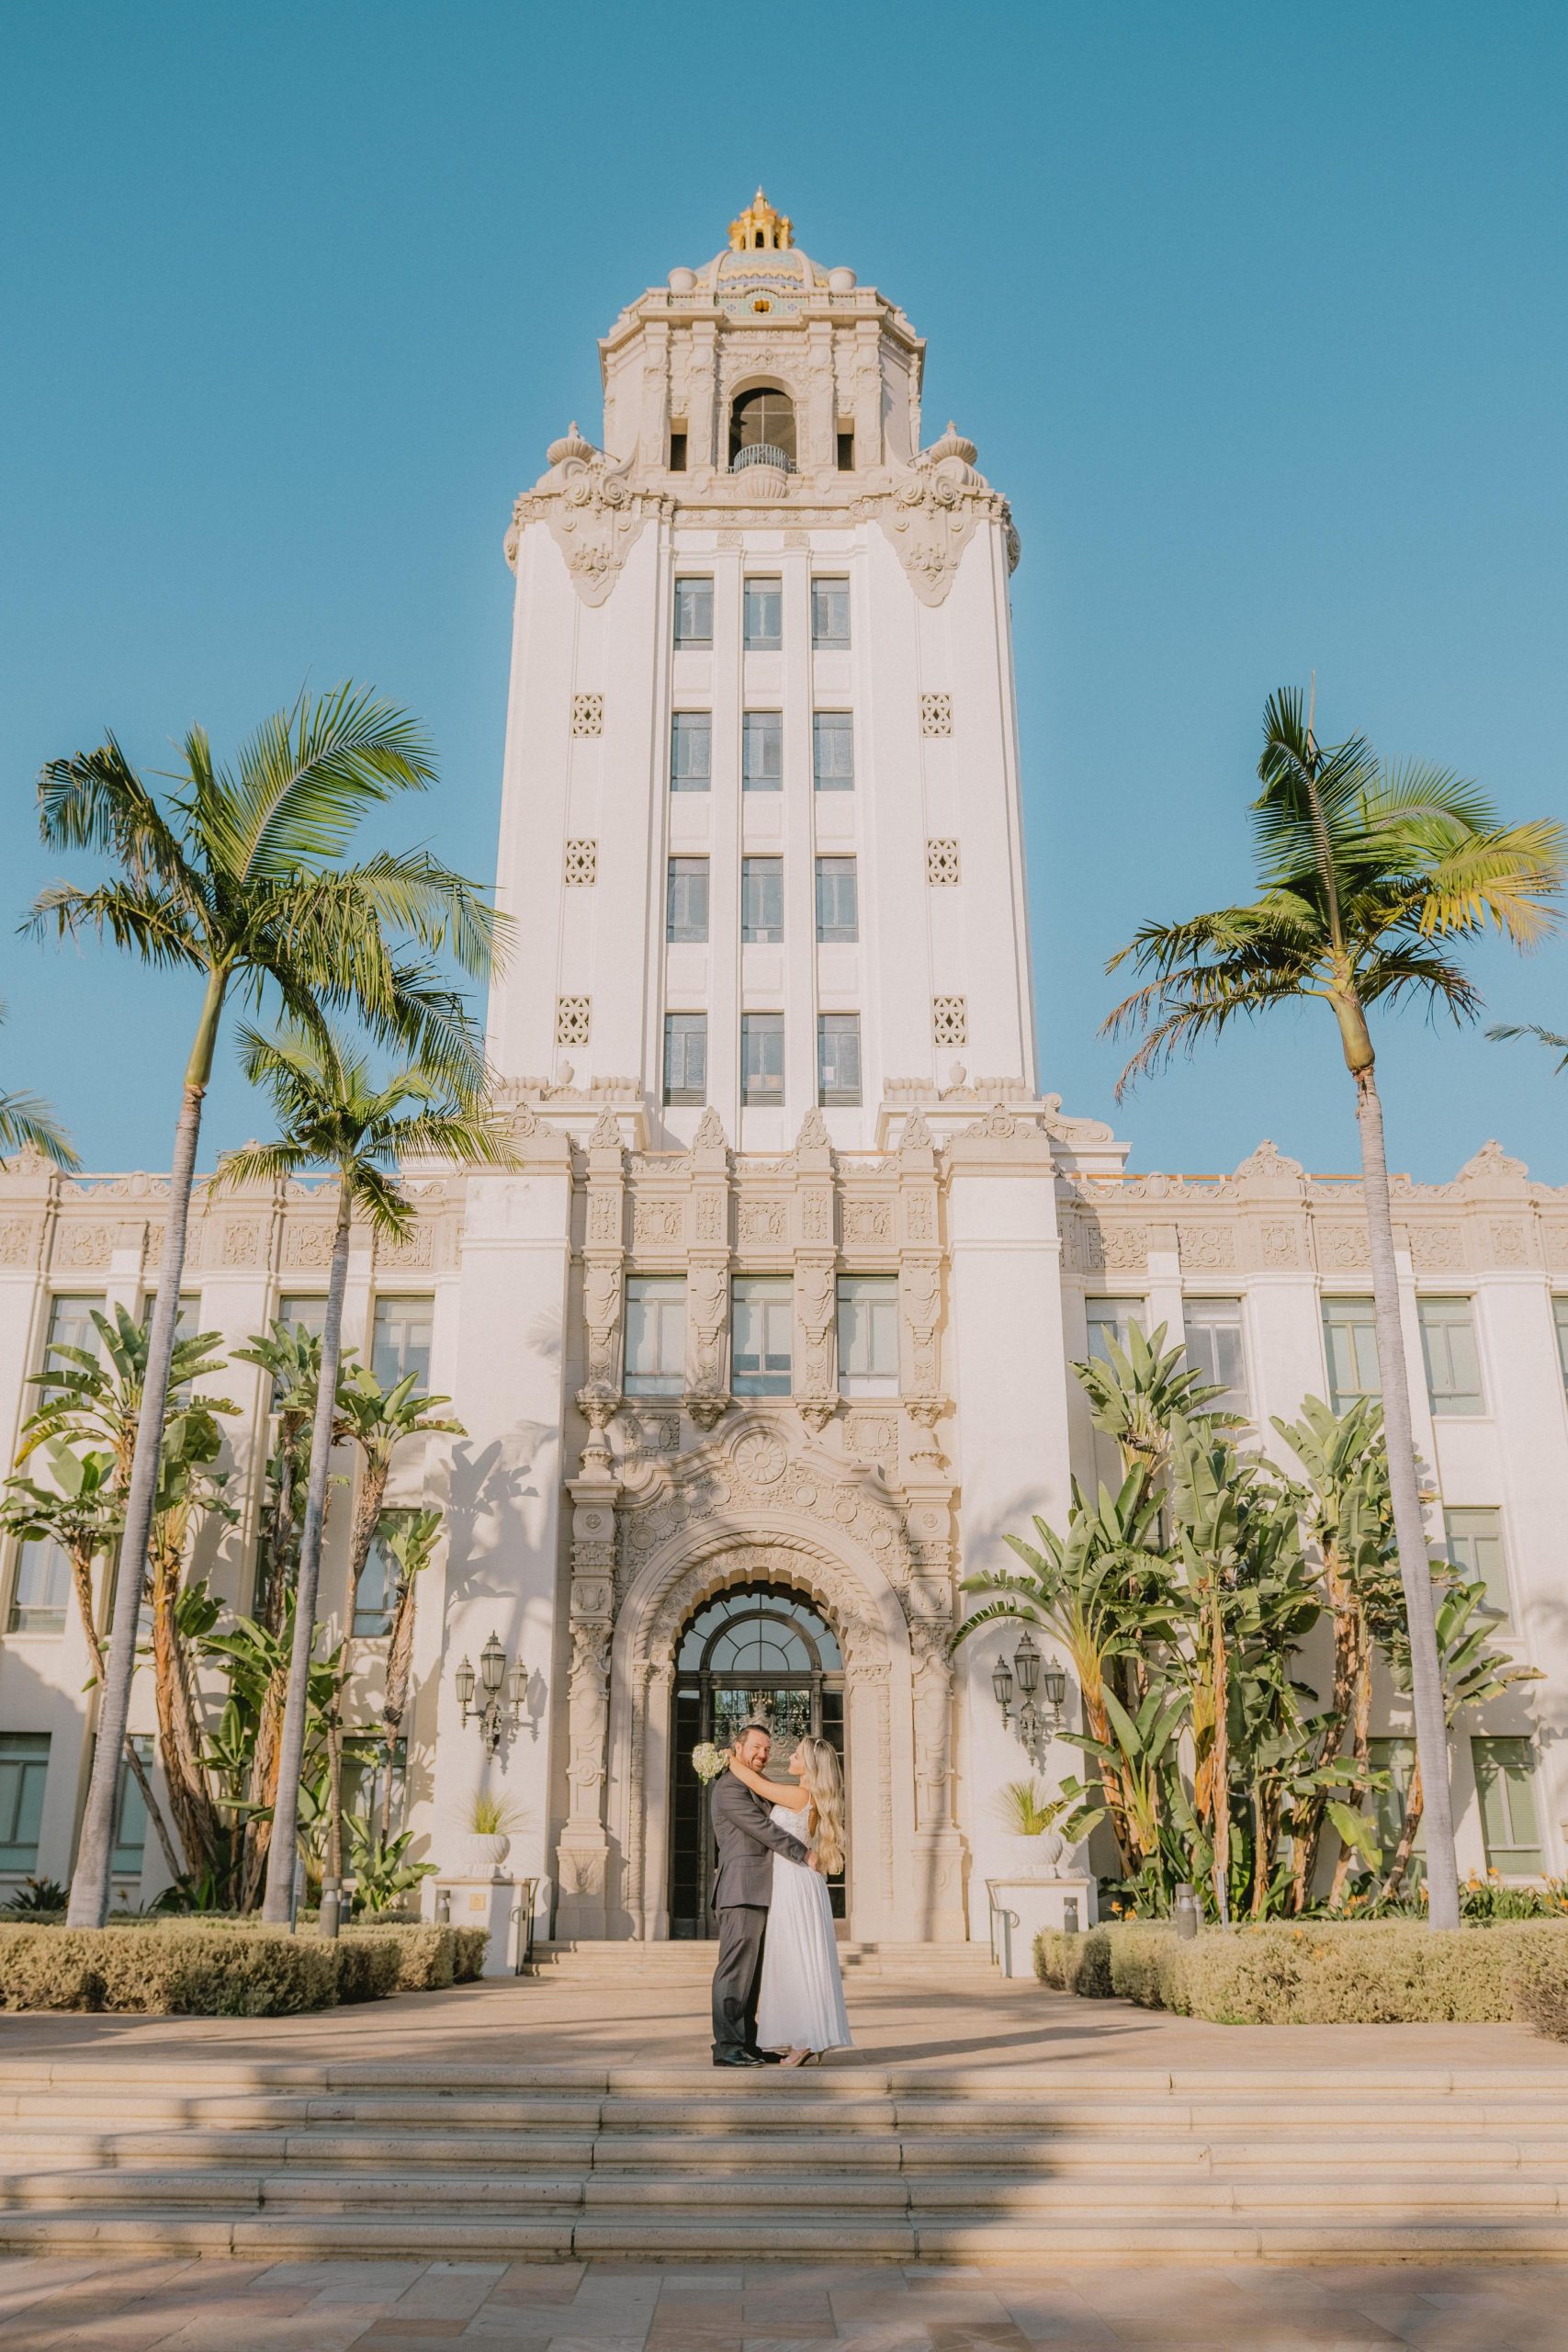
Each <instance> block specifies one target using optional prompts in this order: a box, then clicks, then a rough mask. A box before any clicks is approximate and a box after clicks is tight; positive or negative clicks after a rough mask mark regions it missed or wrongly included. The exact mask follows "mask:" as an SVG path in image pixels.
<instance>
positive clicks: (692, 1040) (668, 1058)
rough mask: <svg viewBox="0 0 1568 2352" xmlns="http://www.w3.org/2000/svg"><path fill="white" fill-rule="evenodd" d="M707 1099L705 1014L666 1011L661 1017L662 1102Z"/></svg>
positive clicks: (700, 1100)
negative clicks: (662, 1042)
mask: <svg viewBox="0 0 1568 2352" xmlns="http://www.w3.org/2000/svg"><path fill="white" fill-rule="evenodd" d="M707 1099H708V1017H707V1014H706V1013H705V1012H667V1013H666V1014H665V1016H664V1100H665V1101H666V1103H705V1102H706V1101H707Z"/></svg>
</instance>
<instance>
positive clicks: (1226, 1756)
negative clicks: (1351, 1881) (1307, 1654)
mask: <svg viewBox="0 0 1568 2352" xmlns="http://www.w3.org/2000/svg"><path fill="white" fill-rule="evenodd" d="M1212 1607H1213V1645H1214V1656H1213V1677H1214V1745H1213V1750H1212V1751H1211V1762H1212V1765H1213V1795H1214V1873H1213V1876H1214V1905H1215V1908H1216V1909H1217V1911H1218V1912H1219V1915H1220V1925H1221V1927H1222V1928H1228V1927H1229V1926H1230V1918H1231V1896H1230V1874H1231V1750H1230V1672H1229V1660H1228V1658H1227V1657H1226V1655H1225V1626H1224V1614H1223V1612H1222V1610H1221V1606H1220V1589H1219V1582H1218V1579H1217V1578H1216V1580H1215V1584H1214V1591H1213V1602H1212Z"/></svg>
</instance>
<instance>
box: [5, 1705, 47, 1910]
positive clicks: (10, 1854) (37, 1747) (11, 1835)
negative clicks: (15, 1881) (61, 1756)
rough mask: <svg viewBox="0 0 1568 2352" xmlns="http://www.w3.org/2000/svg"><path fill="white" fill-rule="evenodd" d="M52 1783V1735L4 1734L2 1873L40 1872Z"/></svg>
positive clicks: (36, 1733) (15, 1732)
mask: <svg viewBox="0 0 1568 2352" xmlns="http://www.w3.org/2000/svg"><path fill="white" fill-rule="evenodd" d="M48 1782H49V1734H48V1732H46V1731H5V1732H0V1871H13V1872H16V1873H17V1874H19V1875H21V1876H23V1877H26V1876H28V1874H29V1873H31V1872H32V1871H36V1870H37V1869H38V1849H39V1835H40V1834H41V1831H42V1828H43V1799H44V1791H45V1789H46V1787H47V1786H48Z"/></svg>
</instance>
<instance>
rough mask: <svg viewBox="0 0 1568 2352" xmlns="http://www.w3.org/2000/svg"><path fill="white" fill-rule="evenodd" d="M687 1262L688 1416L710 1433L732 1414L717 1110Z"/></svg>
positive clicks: (725, 1195)
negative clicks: (728, 1413) (719, 1422)
mask: <svg viewBox="0 0 1568 2352" xmlns="http://www.w3.org/2000/svg"><path fill="white" fill-rule="evenodd" d="M689 1214H690V1219H691V1222H690V1224H689V1225H688V1227H687V1235H688V1239H689V1244H690V1246H689V1248H688V1250H687V1256H686V1410H687V1411H688V1413H690V1415H691V1417H692V1419H693V1420H694V1421H695V1423H696V1424H697V1427H698V1428H699V1429H702V1430H711V1429H712V1428H713V1427H714V1425H715V1423H716V1421H718V1420H719V1419H720V1418H721V1417H722V1416H723V1415H724V1414H725V1413H727V1412H728V1410H729V1404H730V1397H729V1378H728V1374H729V1148H728V1144H727V1143H726V1141H725V1135H724V1124H723V1122H722V1120H721V1119H720V1118H719V1115H718V1113H717V1112H716V1110H715V1109H714V1108H713V1106H712V1104H711V1103H710V1104H709V1105H708V1108H707V1109H706V1110H705V1112H704V1113H703V1115H702V1118H701V1120H700V1121H699V1122H698V1125H697V1132H696V1136H695V1138H694V1141H693V1145H692V1194H691V1202H690V1209H689Z"/></svg>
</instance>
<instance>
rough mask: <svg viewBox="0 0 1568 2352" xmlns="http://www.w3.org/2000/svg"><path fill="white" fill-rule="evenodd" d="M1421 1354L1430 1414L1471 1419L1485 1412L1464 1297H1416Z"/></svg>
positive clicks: (1472, 1327) (1472, 1328) (1478, 1361)
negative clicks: (1459, 1414)
mask: <svg viewBox="0 0 1568 2352" xmlns="http://www.w3.org/2000/svg"><path fill="white" fill-rule="evenodd" d="M1416 1313H1417V1315H1418V1316H1419V1317H1420V1322H1421V1353H1422V1355H1423V1356H1424V1357H1425V1359H1426V1363H1427V1397H1428V1398H1429V1400H1430V1403H1431V1407H1432V1410H1433V1412H1434V1413H1462V1414H1467V1415H1470V1416H1474V1415H1475V1414H1477V1413H1483V1412H1484V1411H1485V1410H1486V1406H1485V1402H1484V1400H1483V1397H1482V1394H1481V1358H1480V1356H1479V1355H1478V1354H1477V1353H1476V1348H1475V1324H1474V1321H1473V1319H1472V1313H1471V1302H1470V1300H1469V1299H1468V1298H1420V1299H1417V1301H1416Z"/></svg>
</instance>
